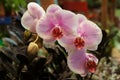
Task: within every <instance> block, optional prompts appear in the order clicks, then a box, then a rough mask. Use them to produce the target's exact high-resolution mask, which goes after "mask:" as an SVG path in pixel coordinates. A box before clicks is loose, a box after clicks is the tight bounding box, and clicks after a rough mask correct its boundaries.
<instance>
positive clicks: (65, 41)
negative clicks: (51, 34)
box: [58, 36, 75, 53]
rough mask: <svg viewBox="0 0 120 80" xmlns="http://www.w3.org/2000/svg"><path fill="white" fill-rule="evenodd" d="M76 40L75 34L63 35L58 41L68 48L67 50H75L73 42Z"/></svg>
mask: <svg viewBox="0 0 120 80" xmlns="http://www.w3.org/2000/svg"><path fill="white" fill-rule="evenodd" d="M73 41H74V36H73V37H70V36H63V37H61V38H60V39H59V40H58V43H59V44H60V45H61V46H62V47H64V48H65V49H66V51H67V52H68V53H69V52H73V51H74V50H75V46H74V44H73Z"/></svg>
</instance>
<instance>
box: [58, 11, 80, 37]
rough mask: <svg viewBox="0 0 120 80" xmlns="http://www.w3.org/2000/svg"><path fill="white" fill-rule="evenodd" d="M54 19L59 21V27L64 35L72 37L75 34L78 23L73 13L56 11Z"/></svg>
mask: <svg viewBox="0 0 120 80" xmlns="http://www.w3.org/2000/svg"><path fill="white" fill-rule="evenodd" d="M56 17H57V19H58V20H59V25H60V26H61V28H62V29H63V30H64V33H65V34H66V35H73V34H74V33H75V31H76V29H77V26H78V22H77V17H76V15H75V14H74V13H72V12H71V11H67V10H58V11H57V12H56Z"/></svg>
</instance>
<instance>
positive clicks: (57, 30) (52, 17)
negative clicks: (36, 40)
mask: <svg viewBox="0 0 120 80" xmlns="http://www.w3.org/2000/svg"><path fill="white" fill-rule="evenodd" d="M77 24H78V23H77V17H76V16H75V14H74V13H73V12H71V11H67V10H63V9H61V8H60V7H59V6H58V5H55V4H52V5H50V6H49V7H48V8H47V10H46V15H45V16H44V18H42V19H41V20H40V21H39V22H38V24H37V27H36V31H37V33H38V35H39V36H40V37H41V38H43V40H44V41H46V42H49V43H51V42H54V41H56V40H58V41H59V40H60V39H61V37H63V36H64V35H66V36H71V33H72V34H73V33H74V32H75V31H76V29H77Z"/></svg>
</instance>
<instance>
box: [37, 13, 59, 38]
mask: <svg viewBox="0 0 120 80" xmlns="http://www.w3.org/2000/svg"><path fill="white" fill-rule="evenodd" d="M52 20H53V21H52ZM54 23H57V20H56V17H55V16H54V15H53V14H46V16H45V17H44V18H43V19H41V20H40V21H38V23H37V26H36V31H37V34H38V35H39V36H40V37H41V38H43V39H46V40H47V39H48V40H49V39H52V38H53V36H52V29H53V28H54V26H55V25H54Z"/></svg>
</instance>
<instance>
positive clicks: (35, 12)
mask: <svg viewBox="0 0 120 80" xmlns="http://www.w3.org/2000/svg"><path fill="white" fill-rule="evenodd" d="M27 8H28V11H29V13H30V14H31V15H32V16H33V17H35V18H38V19H40V18H41V16H43V15H44V14H45V11H44V9H43V8H42V7H41V6H40V5H39V4H37V3H35V2H30V3H29V4H28V5H27Z"/></svg>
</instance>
